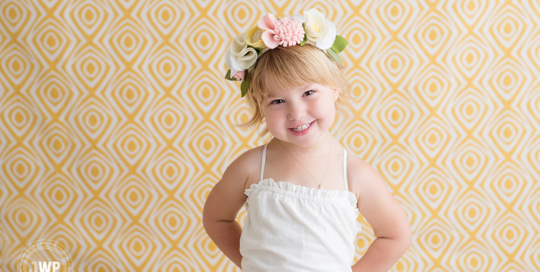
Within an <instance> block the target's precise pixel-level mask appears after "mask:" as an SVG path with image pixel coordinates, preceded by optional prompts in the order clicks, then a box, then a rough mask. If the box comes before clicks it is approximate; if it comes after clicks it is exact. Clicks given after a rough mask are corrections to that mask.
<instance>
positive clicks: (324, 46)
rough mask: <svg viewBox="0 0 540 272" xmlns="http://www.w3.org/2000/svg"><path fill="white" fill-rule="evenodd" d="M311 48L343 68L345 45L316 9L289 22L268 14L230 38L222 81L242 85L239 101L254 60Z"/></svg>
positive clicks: (331, 24)
mask: <svg viewBox="0 0 540 272" xmlns="http://www.w3.org/2000/svg"><path fill="white" fill-rule="evenodd" d="M306 43H307V44H311V45H313V46H315V47H317V48H319V49H321V50H323V51H324V52H326V53H327V54H328V55H330V56H331V57H332V58H334V59H335V60H336V61H337V62H339V63H341V64H343V61H342V60H341V57H340V56H339V55H338V53H340V52H341V51H343V49H345V47H346V46H347V44H348V42H347V40H345V38H343V37H341V36H339V35H336V26H335V25H334V23H332V22H331V21H330V20H327V19H326V18H325V17H324V15H323V14H322V13H321V12H320V11H319V10H317V9H310V10H306V11H304V16H302V15H294V16H293V17H292V18H289V17H281V18H278V19H276V17H275V16H274V15H273V14H271V13H270V12H269V13H268V14H267V15H265V16H264V17H263V18H262V19H260V20H259V22H258V23H257V25H256V26H254V27H253V28H251V29H250V30H248V31H247V33H245V34H240V35H237V36H236V37H234V39H233V40H232V42H231V45H230V47H229V49H228V50H227V52H226V53H225V62H226V63H227V67H228V68H229V70H228V71H227V74H226V75H225V79H227V80H231V81H242V84H241V85H240V89H241V91H242V97H244V95H246V93H247V90H248V88H249V75H248V73H247V71H246V70H248V69H251V68H253V67H254V66H255V64H256V62H257V59H258V58H259V57H260V56H261V55H262V54H264V53H265V52H266V51H268V50H270V49H274V48H276V47H277V46H280V45H281V46H283V47H287V46H294V45H297V44H300V46H303V45H304V44H306Z"/></svg>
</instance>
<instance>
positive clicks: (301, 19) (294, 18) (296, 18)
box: [292, 14, 306, 24]
mask: <svg viewBox="0 0 540 272" xmlns="http://www.w3.org/2000/svg"><path fill="white" fill-rule="evenodd" d="M292 19H293V20H295V21H298V22H300V23H301V24H303V23H304V22H305V21H306V20H304V17H302V15H300V14H296V15H294V16H293V17H292Z"/></svg>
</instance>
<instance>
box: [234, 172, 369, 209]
mask: <svg viewBox="0 0 540 272" xmlns="http://www.w3.org/2000/svg"><path fill="white" fill-rule="evenodd" d="M257 189H259V190H262V189H267V190H270V191H274V192H277V193H281V194H284V195H287V196H292V197H297V198H302V199H311V200H316V201H317V200H318V201H325V202H334V201H337V202H339V201H349V203H350V204H351V206H353V207H354V208H355V209H356V210H355V212H356V213H357V214H359V211H358V208H357V207H356V203H357V201H356V196H355V195H354V194H353V193H352V192H350V191H345V190H326V189H318V188H311V187H306V186H301V185H296V184H293V183H290V182H288V181H278V182H276V181H274V180H273V179H272V178H267V179H263V180H261V181H259V183H254V184H251V186H249V188H248V189H246V190H245V191H244V194H246V195H247V196H248V198H249V197H250V196H251V195H252V194H253V193H254V192H255V191H257Z"/></svg>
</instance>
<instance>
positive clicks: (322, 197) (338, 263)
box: [240, 145, 362, 272]
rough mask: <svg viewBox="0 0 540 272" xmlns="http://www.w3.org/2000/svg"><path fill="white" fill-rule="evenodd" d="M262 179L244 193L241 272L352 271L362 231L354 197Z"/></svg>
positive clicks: (348, 192)
mask: <svg viewBox="0 0 540 272" xmlns="http://www.w3.org/2000/svg"><path fill="white" fill-rule="evenodd" d="M265 157H266V145H265V146H264V149H263V158H262V166H261V178H260V181H259V183H257V184H252V185H251V186H250V188H248V189H246V190H245V194H246V195H247V196H248V199H247V201H246V203H245V208H246V211H247V217H246V221H245V223H244V228H243V230H242V235H241V237H240V253H241V254H242V256H243V258H242V271H248V272H249V271H352V269H351V266H352V265H353V261H354V253H355V246H354V242H355V240H356V235H357V233H358V232H359V231H361V229H362V228H361V226H360V224H359V223H358V221H357V218H358V215H359V214H360V212H359V210H358V208H357V206H356V204H357V201H356V197H355V195H354V194H353V193H352V192H350V191H349V190H348V184H347V179H346V176H347V175H346V173H347V168H346V165H347V163H346V159H347V153H346V151H345V152H344V161H343V165H344V167H343V170H344V176H345V187H346V188H347V190H325V189H318V188H310V187H306V186H300V185H296V184H293V183H290V182H286V181H278V182H276V181H274V180H273V179H272V178H267V179H262V176H263V173H264V163H265Z"/></svg>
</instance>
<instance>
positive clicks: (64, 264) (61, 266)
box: [17, 240, 73, 272]
mask: <svg viewBox="0 0 540 272" xmlns="http://www.w3.org/2000/svg"><path fill="white" fill-rule="evenodd" d="M17 272H73V261H72V260H71V255H69V252H67V250H66V249H65V248H64V247H63V246H62V245H61V244H58V243H56V242H55V241H52V240H40V241H37V242H34V243H32V244H31V245H29V246H27V247H26V248H25V249H24V250H23V251H22V252H21V254H20V255H19V258H18V259H17Z"/></svg>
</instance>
